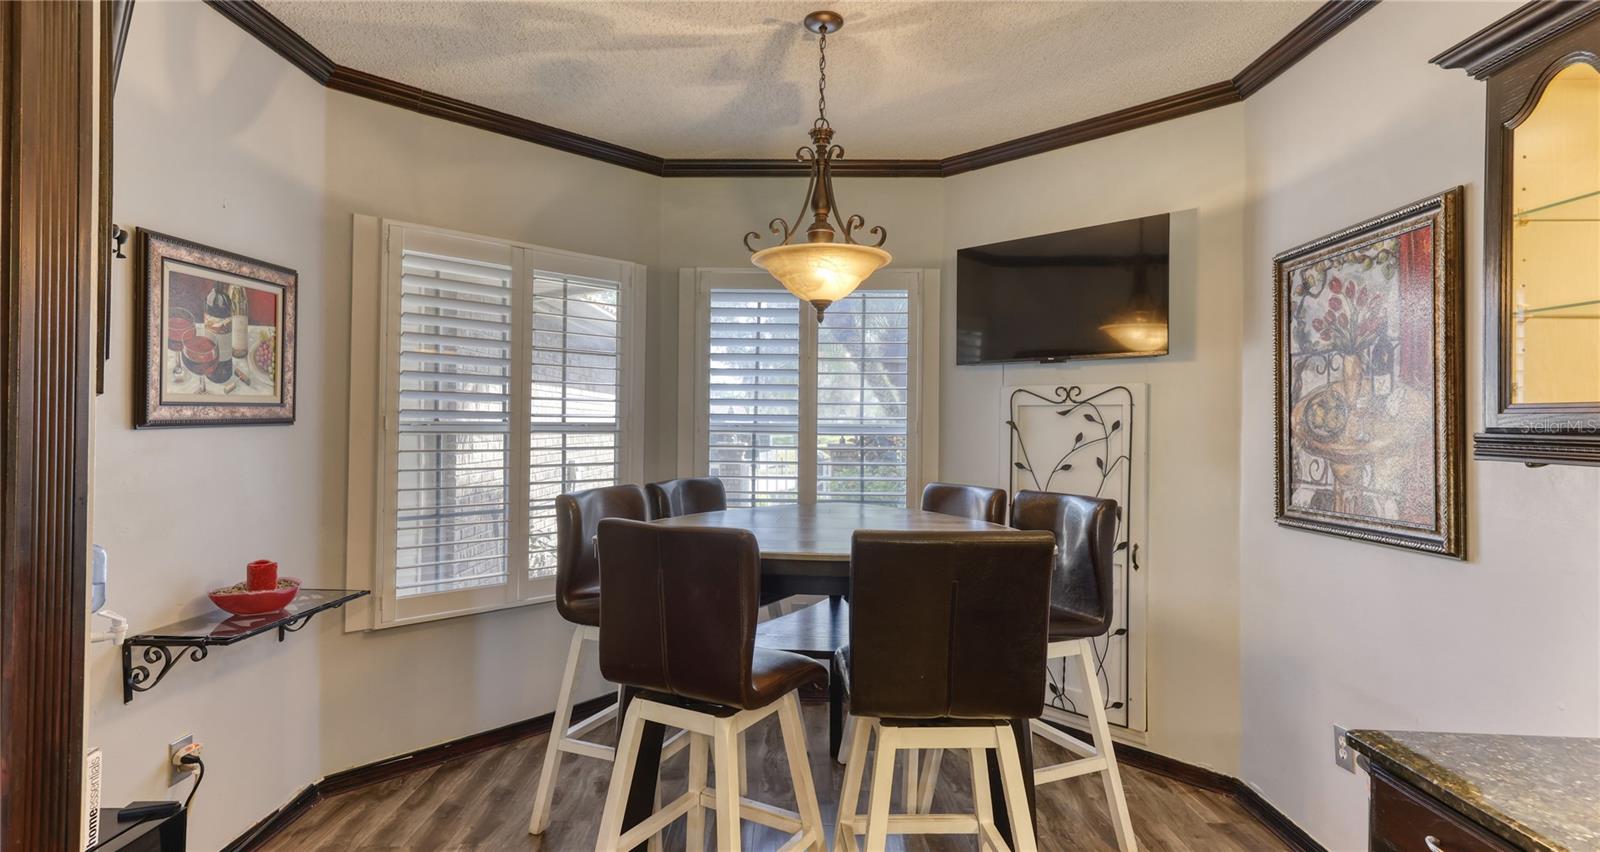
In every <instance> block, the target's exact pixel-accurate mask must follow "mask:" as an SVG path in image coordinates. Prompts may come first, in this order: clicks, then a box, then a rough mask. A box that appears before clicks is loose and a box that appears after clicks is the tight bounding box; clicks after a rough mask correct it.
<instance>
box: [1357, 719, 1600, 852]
mask: <svg viewBox="0 0 1600 852" xmlns="http://www.w3.org/2000/svg"><path fill="white" fill-rule="evenodd" d="M1349 737H1350V745H1351V747H1352V748H1354V749H1355V750H1356V751H1358V752H1360V753H1361V754H1364V755H1366V756H1367V759H1368V760H1370V761H1371V762H1372V763H1373V764H1375V765H1377V766H1379V767H1381V768H1382V769H1384V770H1386V771H1387V772H1388V773H1389V774H1391V775H1394V776H1396V777H1398V778H1400V779H1402V780H1404V781H1406V782H1408V783H1410V784H1412V785H1414V786H1416V787H1417V788H1419V789H1421V790H1422V791H1423V792H1425V793H1427V794H1429V795H1430V796H1433V797H1434V798H1436V799H1438V800H1439V801H1440V802H1442V803H1443V804H1444V805H1446V806H1447V807H1449V808H1451V809H1453V810H1455V811H1456V812H1458V813H1460V814H1461V815H1462V816H1464V817H1466V818H1467V819H1470V820H1472V821H1473V822H1474V823H1477V824H1478V825H1480V826H1482V827H1484V828H1486V829H1488V830H1489V831H1491V832H1493V833H1494V834H1495V835H1497V836H1499V837H1501V838H1504V839H1505V840H1506V841H1507V842H1508V843H1510V844H1511V845H1513V846H1515V847H1517V848H1518V849H1527V850H1532V852H1545V850H1552V852H1554V851H1555V850H1563V851H1564V852H1579V850H1595V849H1600V739H1592V738H1586V737H1525V736H1514V735H1505V734H1437V733H1425V732H1420V731H1351V732H1350V735H1349Z"/></svg>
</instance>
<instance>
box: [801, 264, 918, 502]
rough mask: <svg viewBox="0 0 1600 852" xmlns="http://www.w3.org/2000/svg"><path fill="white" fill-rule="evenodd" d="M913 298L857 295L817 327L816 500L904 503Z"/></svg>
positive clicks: (837, 305) (904, 293) (872, 292)
mask: <svg viewBox="0 0 1600 852" xmlns="http://www.w3.org/2000/svg"><path fill="white" fill-rule="evenodd" d="M909 324H910V293H908V292H907V291H905V290H857V291H856V292H855V293H854V294H852V295H851V296H850V297H849V298H847V299H841V300H840V301H839V302H837V303H835V304H833V305H831V306H829V307H828V310H827V312H826V313H824V314H823V320H822V325H821V327H820V328H818V329H817V430H816V434H817V501H818V502H827V501H843V502H849V503H882V504H887V505H891V506H904V505H906V492H907V484H906V483H907V471H908V467H909V464H910V459H909V434H908V424H909V411H910V404H911V403H910V394H911V385H910V341H909V328H908V327H909Z"/></svg>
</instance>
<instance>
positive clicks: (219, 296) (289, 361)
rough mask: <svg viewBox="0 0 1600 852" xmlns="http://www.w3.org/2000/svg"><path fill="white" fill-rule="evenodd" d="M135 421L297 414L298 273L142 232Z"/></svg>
mask: <svg viewBox="0 0 1600 852" xmlns="http://www.w3.org/2000/svg"><path fill="white" fill-rule="evenodd" d="M138 248H139V258H140V260H139V268H140V270H141V274H142V278H141V280H140V282H139V286H138V287H137V288H136V289H137V291H138V294H139V298H138V304H139V310H138V312H137V313H138V318H139V334H138V337H139V346H138V351H139V353H140V356H139V357H140V360H141V361H142V365H141V369H140V375H139V380H138V381H137V382H135V385H136V386H137V387H138V388H139V392H138V393H136V394H135V396H136V397H137V400H136V402H135V409H134V426H136V427H140V428H143V427H149V426H226V425H233V424H262V423H293V422H294V366H295V365H294V357H295V337H294V334H295V310H296V304H295V302H296V298H295V296H296V294H295V291H296V289H297V286H296V285H297V284H298V276H297V275H296V274H295V271H294V270H292V269H285V268H284V267H281V266H276V265H274V264H271V263H266V262H265V261H260V260H255V259H252V258H248V257H244V256H242V255H237V254H233V253H232V252H227V251H223V250H221V249H215V248H211V247H209V246H203V245H200V244H198V243H193V242H189V241H188V240H182V239H178V238H177V237H170V236H167V235H165V234H158V233H156V232H154V231H145V230H140V232H139V240H138Z"/></svg>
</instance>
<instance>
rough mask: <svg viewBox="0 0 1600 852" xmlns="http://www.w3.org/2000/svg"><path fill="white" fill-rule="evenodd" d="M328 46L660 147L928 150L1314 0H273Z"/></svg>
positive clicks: (1129, 87) (1061, 116)
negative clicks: (814, 137)
mask: <svg viewBox="0 0 1600 852" xmlns="http://www.w3.org/2000/svg"><path fill="white" fill-rule="evenodd" d="M263 5H264V6H265V7H266V8H267V9H268V10H269V11H270V12H272V13H273V14H274V15H276V16H278V17H279V18H280V19H282V20H283V22H284V23H286V24H288V25H289V26H290V27H291V28H293V29H294V30H295V31H296V32H298V33H300V35H302V36H304V37H305V38H306V39H307V40H308V41H310V42H311V43H312V44H313V45H316V46H317V47H318V48H319V49H321V50H322V51H323V52H324V53H326V54H328V56H329V57H330V58H331V59H333V61H335V62H337V63H339V64H341V65H347V66H350V67H352V68H356V69H359V70H361V71H366V72H369V73H372V74H377V75H379V76H382V77H388V78H390V79H393V80H398V81H400V82H402V83H408V84H410V85H413V86H417V87H420V88H423V89H427V90H430V91H433V92H437V93H439V94H443V95H448V96H451V97H454V98H460V99H461V100H465V101H470V102H472V103H475V104H481V105H483V106H487V107H491V108H493V109H497V110H501V111H503V112H508V113H511V114H513V115H518V116H522V117H524V118H529V119H533V120H535V121H539V122H543V123H545V124H549V125H553V126H555V127H559V128H562V129H564V130H570V131H573V132H576V133H582V134H584V135H587V136H593V137H596V138H599V139H603V140H605V141H607V142H614V143H617V144H620V145H626V146H628V147H630V148H635V149H638V150H640V151H645V152H647V153H650V154H655V155H658V156H663V157H783V158H787V157H788V156H790V155H791V154H792V153H793V151H794V150H795V148H796V147H798V146H799V145H801V144H803V143H805V141H806V139H805V131H806V130H807V129H808V128H809V126H810V124H811V120H812V119H813V118H814V117H815V114H816V96H817V92H816V83H817V80H816V72H817V68H816V64H817V44H816V36H814V35H812V34H811V33H809V32H806V31H805V30H803V29H802V28H801V27H800V20H801V19H802V18H803V17H805V14H806V13H807V12H809V11H811V10H812V9H813V8H833V9H835V10H836V11H838V12H840V13H841V14H843V15H844V17H845V27H844V30H843V31H842V32H840V33H839V34H837V35H834V36H832V37H830V39H829V43H828V93H829V98H828V117H829V118H830V119H831V120H832V122H833V125H834V128H835V130H836V131H837V132H838V135H837V136H836V137H835V141H836V142H838V143H840V144H842V145H843V146H844V148H845V150H846V151H847V152H848V153H849V154H850V155H851V156H852V157H857V158H873V159H876V158H936V157H944V156H950V155H953V154H959V153H963V152H966V151H969V150H972V149H975V148H981V147H983V146H985V145H990V144H993V143H996V142H1002V141H1005V140H1008V139H1013V138H1016V137H1018V136H1024V135H1027V134H1029V133H1034V132H1037V131H1040V130H1047V129H1049V128H1052V127H1057V126H1060V125H1063V124H1069V123H1071V122H1074V121H1078V120H1080V119H1085V118H1090V117H1093V116H1096V115H1101V114H1104V113H1107V112H1112V111H1114V110H1117V109H1121V108H1123V107H1127V106H1132V105H1134V104H1139V103H1143V102H1145V101H1150V100H1154V99H1156V98H1161V97H1165V96H1167V95H1172V94H1176V93H1178V92H1181V91H1185V90H1187V89H1192V88H1196V87H1199V86H1204V85H1208V84H1211V83H1216V82H1218V81H1221V80H1226V79H1229V78H1231V77H1232V76H1233V75H1235V74H1237V73H1238V72H1239V71H1240V70H1242V69H1243V68H1244V67H1245V66H1246V65H1248V64H1249V63H1250V62H1251V61H1252V60H1254V59H1255V58H1256V57H1257V56H1259V55H1261V53H1262V52H1263V51H1264V50H1266V49H1267V48H1268V47H1270V46H1271V45H1272V44H1273V43H1274V42H1276V41H1277V40H1278V39H1279V38H1282V37H1283V36H1284V35H1285V34H1286V33H1288V32H1289V30H1290V29H1292V28H1293V27H1294V26H1295V25H1296V24H1298V23H1300V22H1301V21H1303V20H1305V18H1306V17H1308V16H1309V15H1310V14H1311V13H1312V12H1313V11H1315V10H1316V8H1317V7H1318V6H1319V5H1320V3H1318V2H1241V1H1240V0H1232V1H1231V2H1230V0H1211V2H1155V1H1154V0H1150V1H1149V2H1130V0H1122V1H1121V2H944V3H917V2H840V3H832V4H827V3H824V2H822V0H816V2H803V3H791V2H680V1H679V0H663V2H603V1H602V0H590V2H521V3H509V2H389V0H354V1H349V0H320V2H297V0H264V2H263Z"/></svg>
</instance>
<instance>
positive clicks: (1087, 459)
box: [1006, 385, 1139, 715]
mask: <svg viewBox="0 0 1600 852" xmlns="http://www.w3.org/2000/svg"><path fill="white" fill-rule="evenodd" d="M1019 405H1028V406H1038V405H1046V406H1059V407H1058V408H1057V409H1056V411H1055V413H1056V415H1057V416H1058V417H1060V418H1061V419H1060V428H1062V429H1064V430H1067V431H1068V433H1069V434H1071V435H1072V438H1071V441H1070V442H1069V443H1068V444H1067V448H1066V449H1065V450H1064V451H1062V452H1061V453H1060V454H1059V456H1057V457H1056V458H1054V459H1048V458H1038V459H1036V458H1034V457H1033V456H1032V455H1031V454H1030V453H1029V451H1028V445H1027V441H1026V440H1025V438H1024V436H1023V430H1022V428H1021V427H1020V426H1018V425H1017V421H1018V419H1019V417H1020V409H1019ZM1107 410H1110V412H1111V413H1110V414H1109V415H1108V414H1107ZM1009 412H1010V416H1009V419H1007V420H1006V427H1007V428H1008V429H1010V430H1011V454H1010V458H1009V462H1010V467H1011V481H1012V482H1013V483H1017V482H1018V481H1019V480H1020V481H1022V482H1024V483H1027V484H1031V485H1032V487H1033V490H1035V491H1050V490H1052V486H1054V485H1056V484H1057V479H1058V477H1059V478H1061V479H1062V480H1066V479H1067V478H1068V476H1069V475H1070V474H1073V473H1074V472H1075V471H1081V472H1082V473H1084V474H1087V476H1086V477H1085V476H1073V477H1072V479H1073V481H1075V482H1079V483H1082V482H1087V483H1089V484H1090V485H1091V486H1092V488H1093V490H1092V491H1088V490H1084V489H1081V488H1080V489H1079V490H1078V491H1077V492H1073V493H1086V494H1089V495H1090V496H1094V497H1104V496H1107V487H1108V486H1110V487H1111V488H1112V489H1113V490H1112V493H1111V494H1110V496H1112V497H1114V498H1117V534H1116V540H1117V545H1116V549H1115V557H1114V558H1115V560H1116V561H1117V563H1118V567H1122V568H1125V569H1127V570H1129V571H1137V570H1139V546H1138V544H1136V543H1133V542H1132V541H1131V540H1130V532H1131V522H1132V518H1131V517H1130V516H1131V514H1132V507H1133V506H1134V505H1136V504H1135V502H1134V500H1133V457H1132V455H1131V454H1132V452H1133V450H1132V448H1133V447H1134V441H1133V428H1134V396H1133V390H1132V389H1131V388H1129V387H1127V386H1126V385H1114V386H1111V387H1106V388H1103V389H1099V390H1096V391H1094V392H1092V393H1091V392H1088V391H1086V390H1085V389H1084V388H1083V387H1082V386H1080V385H1057V386H1056V387H1055V388H1054V389H1053V390H1051V391H1048V392H1046V393H1040V392H1038V391H1036V390H1033V389H1030V388H1016V389H1015V390H1013V391H1012V392H1011V398H1010V401H1009ZM1119 412H1125V413H1119ZM1119 436H1120V437H1121V438H1122V440H1121V441H1120V442H1119V441H1116V440H1115V439H1116V438H1118V437H1119ZM1119 446H1120V447H1121V449H1119V448H1118V447H1119ZM1062 485H1063V487H1066V485H1065V482H1063V483H1062ZM1121 585H1122V601H1121V604H1120V607H1121V615H1122V618H1123V623H1122V626H1118V627H1116V628H1115V629H1113V630H1112V631H1111V632H1110V633H1108V634H1106V635H1105V636H1101V637H1096V638H1093V639H1091V640H1090V644H1091V645H1092V646H1093V647H1094V652H1095V653H1094V656H1095V671H1096V673H1097V674H1098V675H1099V677H1100V681H1101V687H1102V689H1101V694H1102V695H1104V696H1105V701H1106V709H1107V710H1120V709H1123V707H1124V702H1123V701H1121V700H1118V698H1117V696H1116V694H1115V693H1114V692H1113V690H1112V685H1111V681H1110V678H1109V676H1108V675H1107V672H1106V660H1107V659H1108V657H1110V655H1111V649H1112V643H1113V642H1123V643H1124V645H1123V648H1122V650H1123V653H1122V654H1121V661H1122V683H1123V684H1124V685H1127V684H1129V682H1130V681H1129V654H1128V653H1127V651H1128V649H1127V647H1126V641H1127V635H1128V628H1127V626H1126V613H1127V612H1128V604H1129V600H1128V597H1129V586H1130V585H1131V584H1130V583H1128V582H1123V583H1122V584H1121ZM1045 672H1046V677H1047V680H1048V682H1047V684H1046V689H1047V701H1048V703H1049V705H1050V706H1052V707H1055V708H1056V709H1058V710H1064V711H1066V712H1069V713H1079V714H1080V715H1081V713H1080V711H1079V710H1078V708H1077V705H1076V704H1075V703H1074V702H1073V700H1072V697H1071V696H1070V695H1068V694H1067V691H1066V688H1065V685H1064V682H1063V681H1064V676H1065V666H1063V665H1051V666H1048V667H1046V669H1045Z"/></svg>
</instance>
